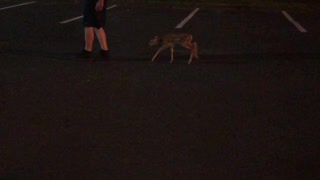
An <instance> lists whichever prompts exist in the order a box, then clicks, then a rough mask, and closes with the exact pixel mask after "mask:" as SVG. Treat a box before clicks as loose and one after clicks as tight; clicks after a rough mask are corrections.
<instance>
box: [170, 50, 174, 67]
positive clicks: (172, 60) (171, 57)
mask: <svg viewBox="0 0 320 180" xmlns="http://www.w3.org/2000/svg"><path fill="white" fill-rule="evenodd" d="M173 48H174V46H171V47H170V52H171V60H170V63H172V62H173V53H174V52H173V51H174V50H173Z"/></svg>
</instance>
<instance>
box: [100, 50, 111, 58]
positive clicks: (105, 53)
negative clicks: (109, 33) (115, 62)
mask: <svg viewBox="0 0 320 180" xmlns="http://www.w3.org/2000/svg"><path fill="white" fill-rule="evenodd" d="M99 54H100V56H101V58H102V59H101V60H103V61H108V60H109V59H110V57H109V51H108V50H107V51H106V50H103V49H101V50H100V52H99Z"/></svg>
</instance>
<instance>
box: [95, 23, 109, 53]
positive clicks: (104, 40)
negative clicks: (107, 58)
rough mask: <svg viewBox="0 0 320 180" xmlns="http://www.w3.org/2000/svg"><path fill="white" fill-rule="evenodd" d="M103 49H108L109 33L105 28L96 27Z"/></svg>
mask: <svg viewBox="0 0 320 180" xmlns="http://www.w3.org/2000/svg"><path fill="white" fill-rule="evenodd" d="M94 32H95V34H96V35H97V38H98V41H99V44H100V47H101V49H102V50H105V51H108V43H107V35H106V33H105V31H104V29H103V28H99V29H96V28H95V29H94Z"/></svg>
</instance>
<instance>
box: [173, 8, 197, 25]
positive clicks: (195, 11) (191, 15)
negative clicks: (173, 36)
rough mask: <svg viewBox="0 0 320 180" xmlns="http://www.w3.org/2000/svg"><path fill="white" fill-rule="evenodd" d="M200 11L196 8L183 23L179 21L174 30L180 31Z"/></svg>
mask: <svg viewBox="0 0 320 180" xmlns="http://www.w3.org/2000/svg"><path fill="white" fill-rule="evenodd" d="M199 10H200V9H199V8H196V9H195V10H193V11H192V12H191V13H190V14H189V16H187V17H186V18H185V19H184V20H183V21H181V22H180V23H179V24H178V25H177V26H176V29H181V28H182V27H183V26H184V25H185V24H186V23H187V22H188V21H189V20H190V19H191V18H192V17H193V16H194V15H195V14H196V13H197V12H198V11H199Z"/></svg>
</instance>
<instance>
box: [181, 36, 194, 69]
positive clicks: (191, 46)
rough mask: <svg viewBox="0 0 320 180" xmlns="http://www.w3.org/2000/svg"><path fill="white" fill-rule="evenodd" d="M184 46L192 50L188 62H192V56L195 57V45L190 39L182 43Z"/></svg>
mask: <svg viewBox="0 0 320 180" xmlns="http://www.w3.org/2000/svg"><path fill="white" fill-rule="evenodd" d="M182 47H185V48H187V49H189V50H190V58H189V61H188V64H190V63H191V61H192V57H194V46H193V44H192V43H191V42H190V41H188V42H186V43H184V44H182Z"/></svg>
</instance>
